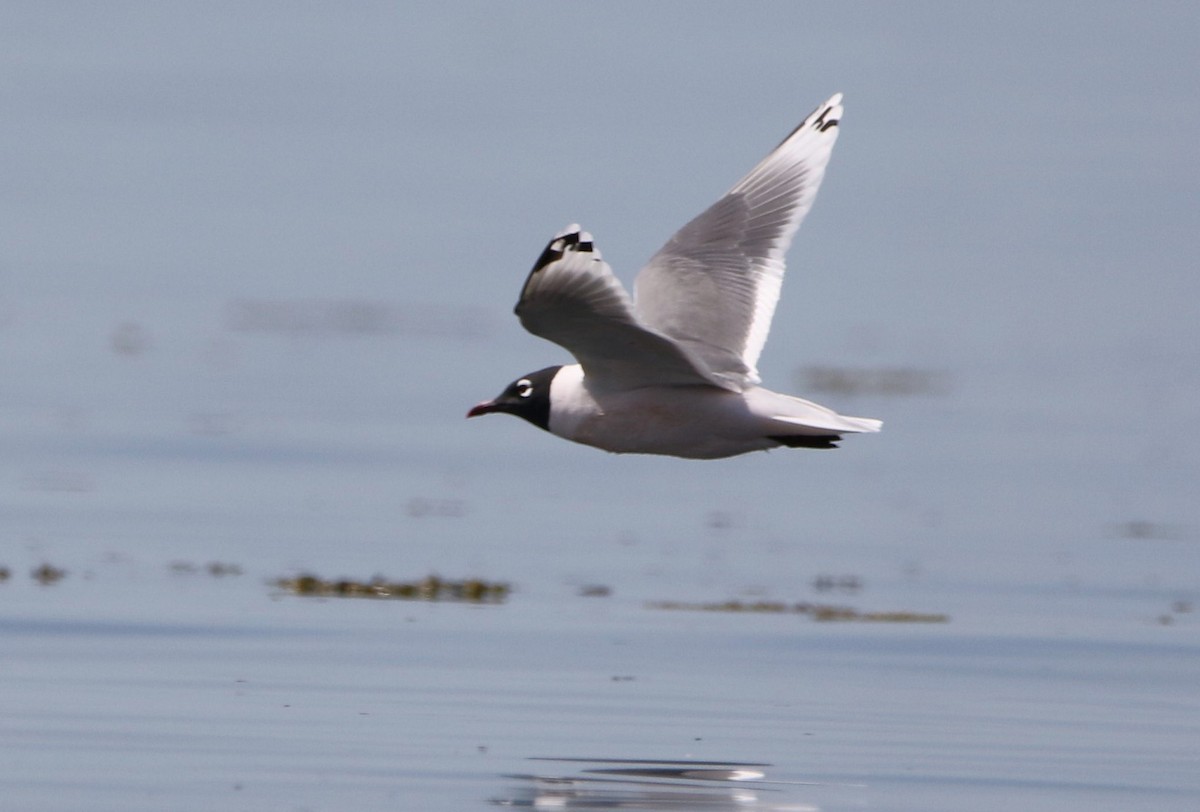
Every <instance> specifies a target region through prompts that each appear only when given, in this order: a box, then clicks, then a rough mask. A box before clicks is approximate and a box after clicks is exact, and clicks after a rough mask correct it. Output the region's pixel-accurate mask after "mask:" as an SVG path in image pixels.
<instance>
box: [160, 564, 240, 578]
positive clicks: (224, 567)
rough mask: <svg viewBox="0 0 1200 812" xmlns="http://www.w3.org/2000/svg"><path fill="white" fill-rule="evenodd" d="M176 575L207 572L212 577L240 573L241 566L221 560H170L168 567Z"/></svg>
mask: <svg viewBox="0 0 1200 812" xmlns="http://www.w3.org/2000/svg"><path fill="white" fill-rule="evenodd" d="M168 568H169V569H170V570H171V572H173V573H175V574H176V575H197V574H199V573H202V572H203V573H207V574H208V575H211V576H212V577H214V578H223V577H225V576H226V575H241V574H242V568H241V567H240V566H238V565H237V564H226V563H225V562H223V561H209V562H208V563H207V564H203V565H201V564H194V563H192V562H191V561H172V562H171V563H170V565H169V567H168Z"/></svg>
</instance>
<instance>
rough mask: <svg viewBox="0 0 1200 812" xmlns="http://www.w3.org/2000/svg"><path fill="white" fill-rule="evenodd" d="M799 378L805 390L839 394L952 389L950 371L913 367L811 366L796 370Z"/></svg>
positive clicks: (936, 392) (901, 393)
mask: <svg viewBox="0 0 1200 812" xmlns="http://www.w3.org/2000/svg"><path fill="white" fill-rule="evenodd" d="M795 378H796V383H797V385H798V386H799V388H800V389H802V390H803V391H806V392H834V393H837V394H839V395H887V396H891V397H911V396H914V395H947V394H949V393H950V388H951V384H950V376H949V375H948V374H947V373H945V372H941V371H937V370H931V369H914V368H911V367H877V368H851V367H827V366H808V367H802V368H800V369H798V370H796V374H795Z"/></svg>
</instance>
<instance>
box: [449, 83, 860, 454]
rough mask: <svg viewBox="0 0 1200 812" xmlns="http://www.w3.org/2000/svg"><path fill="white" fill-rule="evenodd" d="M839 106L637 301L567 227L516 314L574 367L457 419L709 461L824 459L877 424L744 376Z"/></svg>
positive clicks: (674, 247) (677, 244) (700, 233)
mask: <svg viewBox="0 0 1200 812" xmlns="http://www.w3.org/2000/svg"><path fill="white" fill-rule="evenodd" d="M841 113H842V107H841V95H840V94H838V95H836V96H834V97H833V98H831V99H830V100H829V101H828V102H826V103H825V104H823V105H821V106H820V107H818V108H817V109H816V110H815V111H814V112H813V113H812V115H810V116H809V117H808V118H807V119H805V120H804V122H803V123H802V124H801V125H800V126H799V127H797V128H796V129H795V130H794V131H793V132H792V134H791V135H789V136H788V137H787V138H786V139H785V140H784V141H783V143H781V144H780V145H779V146H778V147H776V149H775V150H774V151H773V152H772V153H771V154H770V155H768V156H767V157H766V158H765V159H764V160H763V161H762V162H761V163H760V164H759V165H758V166H757V167H755V168H754V169H753V170H752V171H751V172H750V174H749V175H747V176H746V177H745V178H744V179H743V180H742V181H741V182H739V183H738V184H737V185H736V186H734V187H733V189H731V190H730V191H729V192H728V193H727V194H726V195H725V196H724V197H722V198H721V199H720V200H718V201H717V202H716V203H714V204H713V205H712V206H711V207H709V208H708V210H706V211H705V212H704V213H703V214H701V215H700V216H698V217H697V218H695V219H694V220H692V222H690V223H688V224H687V225H686V226H684V227H683V228H682V229H680V230H679V232H677V233H676V234H675V236H673V237H672V238H671V239H670V240H669V241H668V242H667V244H666V245H665V246H663V248H662V249H660V250H659V252H658V253H657V254H655V255H654V256H653V257H652V258H651V259H650V262H649V263H648V264H647V265H646V267H645V268H643V269H642V271H641V272H640V273H639V274H638V277H637V281H636V284H635V290H636V293H637V299H636V302H635V301H634V300H632V299H631V298H630V296H629V294H628V293H626V291H625V289H624V288H623V287H622V286H621V283H620V282H618V281H617V279H616V277H615V276H613V274H612V270H611V269H610V268H609V267H608V265H607V264H606V263H605V262H604V261H603V259H601V257H600V252H599V251H597V250H596V249H595V246H594V245H593V242H592V237H591V235H590V234H587V233H586V232H584V231H581V230H580V228H579V226H577V225H571V226H568V227H567V228H566V229H564V230H563V231H562V232H560V233H559V234H557V235H555V237H554V238H553V239H552V240H551V241H550V243H549V244H548V245H547V246H546V249H545V250H544V251H543V252H542V255H541V256H540V257H539V258H538V261H537V262H536V263H535V264H534V267H533V270H532V271H530V273H529V277H528V279H527V280H526V282H525V286H524V288H523V289H522V291H521V298H520V300H519V301H518V302H517V307H516V313H517V316H518V317H519V318H520V320H521V323H522V324H523V325H524V326H525V328H526V329H527V330H529V331H530V332H531V333H533V334H535V335H538V336H541V337H543V338H546V339H549V340H550V341H553V342H555V343H557V344H559V345H561V346H563V347H564V348H566V349H567V350H569V351H570V352H571V354H572V355H574V356H575V358H576V359H577V361H578V362H579V363H577V364H571V365H566V366H559V367H549V368H546V369H543V370H540V371H538V372H535V373H531V374H529V375H527V376H525V377H523V378H521V379H519V380H517V381H515V382H514V383H512V384H511V385H509V387H508V388H507V389H505V391H504V392H503V393H501V395H500V396H499V397H498V398H496V399H495V400H492V401H487V402H484V403H481V404H479V405H478V406H476V407H475V408H473V409H472V410H471V411H470V412H469V413H468V416H469V417H473V416H476V415H480V414H486V413H489V412H508V413H510V414H514V415H517V416H518V417H522V418H524V419H526V420H528V421H529V422H531V423H533V424H534V425H536V426H538V427H539V428H542V429H545V430H547V431H550V432H551V433H553V434H556V435H558V436H560V437H564V438H566V439H568V440H573V441H575V442H578V443H583V444H585V445H591V446H595V447H597V448H602V449H604V450H606V451H612V452H615V453H642V454H667V455H671V456H676V457H689V458H695V459H712V458H718V457H730V456H734V455H736V454H743V453H745V452H748V451H758V450H763V449H768V448H775V447H779V446H788V447H793V448H799V447H807V448H831V447H833V444H834V442H836V441H837V440H839V439H841V435H842V434H847V433H858V432H873V431H878V430H879V427H880V422H879V421H878V420H872V419H869V418H859V417H845V416H843V415H839V414H837V413H836V412H834V411H832V410H830V409H827V408H825V407H823V406H818V405H817V404H815V403H811V402H809V401H806V400H801V399H800V398H796V397H791V396H789V395H783V394H780V393H778V392H773V391H771V390H769V389H765V388H763V387H761V386H759V377H758V371H757V369H756V364H757V362H758V357H759V354H760V353H761V352H762V348H763V345H764V344H765V342H766V339H767V332H768V330H769V329H770V324H771V317H772V315H773V314H774V311H775V305H776V303H777V302H778V300H779V291H780V286H781V285H782V282H783V270H784V263H783V257H784V254H785V253H786V252H787V249H788V247H789V246H790V244H791V240H792V236H793V235H794V234H795V232H796V229H797V228H799V225H800V222H801V220H803V219H804V215H805V214H807V213H808V210H809V209H810V208H811V206H812V202H813V200H814V198H815V197H816V193H817V189H818V188H819V187H820V184H821V179H822V178H823V177H824V174H825V166H826V164H827V163H828V161H829V155H830V152H831V151H832V149H833V143H834V141H835V140H836V139H837V125H838V121H839V120H840V118H841Z"/></svg>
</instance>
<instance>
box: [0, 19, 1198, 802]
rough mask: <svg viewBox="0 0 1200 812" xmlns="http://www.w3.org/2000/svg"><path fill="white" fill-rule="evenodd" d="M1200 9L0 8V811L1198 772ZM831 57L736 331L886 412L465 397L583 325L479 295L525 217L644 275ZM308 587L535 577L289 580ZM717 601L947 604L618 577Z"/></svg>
mask: <svg viewBox="0 0 1200 812" xmlns="http://www.w3.org/2000/svg"><path fill="white" fill-rule="evenodd" d="M1198 38H1200V15H1198V14H1197V12H1195V11H1194V10H1192V9H1190V7H1187V8H1185V7H1180V9H1179V10H1168V9H1165V8H1154V9H1149V10H1147V9H1145V8H1143V7H1140V6H1125V5H1122V4H1101V5H1099V6H1096V5H1092V6H1089V8H1088V10H1087V12H1086V13H1083V14H1081V13H1079V12H1078V10H1077V9H1073V8H1071V7H1069V6H1065V5H1052V6H1048V7H1040V8H1039V9H1038V11H1037V13H1036V14H1035V13H1033V12H1031V11H1030V10H1029V9H1021V8H1013V9H992V10H990V11H988V12H983V11H975V10H968V9H964V8H960V7H959V6H958V5H949V4H947V5H939V4H921V5H916V6H907V7H904V8H901V7H896V8H895V9H891V8H890V7H874V8H873V9H872V11H871V13H870V14H866V13H864V12H863V11H862V10H856V9H853V8H849V7H847V8H841V7H837V8H832V9H816V8H808V7H805V6H799V5H793V4H780V5H775V4H762V5H756V6H754V7H750V8H742V7H736V8H735V7H733V6H729V7H724V6H712V7H708V6H706V7H703V8H700V7H697V6H694V5H673V4H656V5H654V6H651V7H643V6H642V5H632V4H631V5H619V4H618V5H616V6H605V7H604V8H592V7H579V8H571V9H564V8H561V7H559V6H549V5H545V6H541V5H530V6H521V7H501V6H494V5H488V4H482V5H463V6H455V5H451V6H438V7H437V8H436V9H432V8H431V9H430V10H426V11H407V10H404V9H403V8H402V7H399V6H394V5H390V4H379V5H373V4H362V5H355V6H353V7H351V8H349V9H345V10H339V11H338V12H336V13H335V12H333V11H331V10H323V9H321V8H316V7H314V8H308V9H295V8H293V7H291V6H287V5H281V6H275V5H271V4H255V5H254V6H252V7H243V6H241V5H229V6H222V7H215V6H212V5H211V4H205V5H196V6H177V5H172V6H169V7H168V6H162V5H158V4H147V5H138V4H106V5H105V6H104V7H96V8H95V9H90V10H85V9H81V8H76V7H72V8H71V11H70V13H67V11H66V7H61V8H60V7H54V6H47V5H44V4H36V5H28V6H15V5H10V6H8V7H5V8H4V9H3V10H0V44H2V45H3V52H4V53H5V54H7V62H6V63H5V64H6V67H5V68H4V70H3V76H4V79H3V81H2V82H0V98H2V99H3V102H4V104H5V109H6V110H7V112H6V115H5V123H4V125H3V126H0V148H2V149H3V151H4V154H5V155H6V156H8V157H7V159H6V160H5V161H4V162H3V164H4V165H3V168H2V169H0V222H3V223H5V226H4V228H3V229H2V231H3V238H2V242H0V566H2V567H5V568H7V570H8V571H9V573H10V575H9V577H8V579H7V580H5V581H3V582H0V789H2V790H3V791H2V793H0V808H4V809H8V808H12V809H19V810H75V809H89V810H103V809H114V810H116V809H120V810H136V809H156V810H157V809H242V808H245V809H281V810H300V809H311V810H318V809H347V808H355V809H385V808H386V809H397V808H398V809H416V808H425V809H447V810H449V809H455V810H460V809H471V808H484V807H490V806H491V805H493V804H495V803H500V804H507V805H516V806H521V805H524V806H530V805H535V806H540V807H543V808H545V807H549V806H556V807H571V806H573V807H575V808H589V807H590V808H611V807H612V805H614V804H622V805H624V808H656V809H660V808H673V809H697V808H704V809H708V808H716V809H733V808H737V809H745V808H751V809H755V808H756V809H763V810H767V809H790V810H800V809H810V808H814V807H815V808H819V809H825V810H843V809H844V810H850V809H855V810H857V809H879V810H910V809H911V810H962V809H970V810H984V811H986V810H1000V809H1012V808H1020V809H1027V810H1039V809H1046V810H1064V809H1068V810H1075V809H1079V810H1084V809H1086V810H1089V811H1090V810H1103V809H1114V810H1115V809H1122V810H1128V809H1154V810H1176V809H1178V810H1193V809H1196V808H1198V806H1200V778H1198V776H1200V750H1198V748H1197V746H1196V743H1197V742H1200V690H1198V689H1197V686H1200V650H1198V649H1200V621H1198V618H1200V614H1198V610H1197V607H1198V606H1200V513H1198V511H1197V504H1198V503H1197V500H1196V497H1195V493H1196V483H1197V482H1198V481H1200V444H1198V441H1197V439H1196V437H1195V434H1194V432H1192V430H1191V426H1192V424H1193V423H1194V422H1195V417H1196V408H1195V403H1196V400H1197V397H1200V377H1198V374H1197V370H1200V355H1198V352H1197V347H1200V329H1198V324H1200V321H1198V320H1197V319H1196V318H1195V302H1196V301H1197V300H1198V299H1200V289H1198V288H1197V280H1198V279H1200V277H1198V276H1197V274H1196V273H1195V267H1194V266H1195V262H1194V245H1193V243H1194V235H1195V234H1196V233H1197V232H1198V231H1200V221H1198V220H1197V212H1198V211H1200V210H1198V209H1197V208H1196V206H1195V199H1196V189H1197V188H1200V175H1198V174H1197V172H1198V171H1200V168H1198V165H1197V164H1196V162H1195V161H1194V160H1192V158H1193V155H1194V144H1195V143H1196V141H1197V138H1198V137H1200V119H1198V118H1197V110H1200V104H1197V103H1196V102H1197V101H1198V99H1197V91H1196V86H1195V82H1194V76H1195V75H1196V74H1197V70H1198V69H1200V64H1198V62H1197V55H1196V54H1197V52H1196V50H1195V48H1194V43H1195V42H1196V41H1197V39H1198ZM733 53H736V54H738V55H739V58H738V59H736V60H735V59H731V58H730V56H729V55H730V54H733ZM835 90H842V91H845V92H846V94H847V102H846V103H847V114H846V118H845V120H844V132H843V135H842V139H841V140H840V141H839V144H838V147H837V152H836V153H835V155H834V158H833V162H832V164H831V168H830V171H829V175H828V176H827V180H826V184H825V187H824V188H823V189H822V193H821V197H820V199H819V200H818V203H817V206H816V208H815V210H814V212H813V214H812V216H811V218H810V219H809V221H808V222H807V223H806V225H805V227H804V229H803V230H802V232H801V235H800V238H799V240H798V242H797V244H796V247H795V248H794V249H793V252H792V254H791V257H790V271H789V277H788V280H787V283H786V284H785V288H784V298H783V300H782V302H781V304H780V308H779V311H778V315H777V317H776V323H775V325H774V329H773V332H772V337H771V341H770V342H769V343H768V345H767V349H766V352H765V354H764V356H763V361H762V364H761V366H762V372H763V375H764V378H765V379H766V381H767V383H769V384H770V385H772V386H774V387H775V388H779V389H784V390H792V391H799V392H802V393H803V394H807V395H809V396H812V397H813V398H814V399H816V400H818V401H822V402H827V403H829V404H830V405H832V406H835V407H837V408H838V409H839V410H841V411H844V412H846V413H850V414H862V415H866V416H873V417H879V418H882V419H883V420H884V421H885V428H884V431H883V433H882V434H880V435H878V436H872V437H860V438H851V439H849V440H847V442H846V443H844V446H843V448H841V449H840V450H838V451H836V452H830V453H816V452H812V453H802V452H791V453H784V452H776V453H771V454H758V455H753V456H747V457H743V458H739V459H734V460H728V461H721V462H715V463H695V462H685V461H679V460H669V459H653V458H631V457H613V456H608V455H605V454H602V453H600V452H596V451H594V450H592V449H587V448H582V447H575V446H571V445H569V444H566V443H563V442H562V441H559V440H557V439H555V438H552V437H550V436H548V435H545V434H542V433H540V432H537V431H535V430H533V429H532V428H531V427H529V426H527V425H525V424H523V423H520V422H518V421H515V420H505V419H502V418H489V419H485V420H478V421H471V422H467V421H466V420H464V419H463V416H464V414H465V412H466V410H467V408H469V407H470V406H471V405H472V404H474V403H475V402H477V401H478V400H480V399H482V398H484V397H488V396H491V395H493V394H495V392H496V391H498V389H499V388H500V387H501V386H503V385H504V384H505V383H506V382H507V381H509V380H511V379H512V378H513V377H515V376H517V375H519V374H521V373H523V372H526V371H528V370H530V369H536V368H539V367H541V366H544V365H546V364H549V363H553V362H555V361H560V360H563V356H562V354H561V352H560V351H559V350H557V348H554V347H552V346H550V345H548V344H545V343H544V342H540V341H537V340H536V339H533V338H532V337H530V336H527V335H525V334H524V333H523V332H521V331H520V329H519V326H518V325H517V323H516V321H515V319H513V318H512V316H511V314H510V308H511V304H512V301H513V300H514V299H515V296H516V292H517V289H518V287H519V285H520V282H521V279H522V276H523V274H524V273H525V271H526V270H527V268H528V266H529V264H530V262H531V261H532V260H533V258H534V257H535V255H536V253H537V251H538V250H539V249H540V247H541V245H542V244H543V243H544V240H545V239H546V238H547V237H548V236H549V235H550V234H552V233H554V231H555V230H556V229H558V228H559V227H561V226H562V225H563V224H564V223H567V222H570V221H579V222H582V223H584V224H585V225H586V226H587V227H588V228H589V229H590V230H591V231H593V232H594V233H595V234H596V235H597V240H598V243H599V245H600V246H601V247H602V250H603V251H604V253H605V256H606V258H607V259H609V260H610V261H611V262H612V263H613V265H614V267H615V268H616V269H617V272H618V275H620V276H622V277H623V278H624V279H626V280H627V281H628V280H629V279H631V277H632V274H633V272H634V270H635V268H636V267H637V265H638V263H639V262H641V261H642V260H644V259H645V257H647V256H649V254H650V253H651V252H652V251H653V250H654V249H655V248H657V246H658V244H660V243H661V241H662V240H663V239H665V238H666V237H667V236H668V235H669V233H670V232H671V231H672V230H673V229H674V228H675V227H676V226H678V225H680V224H682V223H683V222H685V221H686V220H687V219H688V218H689V217H691V216H692V215H693V214H695V213H696V212H697V211H699V210H700V209H701V208H703V206H705V205H706V204H707V203H708V202H710V201H711V200H712V199H714V198H715V197H716V196H717V195H718V194H719V193H720V192H721V191H722V190H723V189H724V188H726V187H727V186H728V185H729V184H730V183H732V182H733V181H734V180H735V179H736V178H737V177H738V176H739V174H740V173H741V172H743V171H745V170H746V169H747V168H748V167H749V166H750V165H752V164H753V162H754V161H756V160H757V159H758V158H759V157H761V154H762V152H763V151H765V150H766V149H769V148H770V146H771V145H773V144H774V143H776V141H777V140H778V139H779V138H780V137H782V136H783V135H784V134H785V133H786V132H787V131H788V129H789V128H790V127H791V126H793V125H794V124H795V122H796V121H797V120H798V119H799V117H801V116H803V115H804V114H805V113H806V112H807V111H808V110H809V109H810V108H811V107H812V106H813V105H814V104H815V103H816V102H818V101H819V100H820V99H823V98H826V97H827V96H828V95H829V94H830V93H832V92H833V91H835ZM813 365H822V366H830V367H833V368H836V369H841V370H850V371H851V373H855V374H858V375H859V377H858V378H857V379H856V380H860V381H861V380H865V381H868V382H871V381H874V382H876V384H878V382H880V381H887V380H895V379H897V376H899V378H900V379H903V380H915V381H918V382H919V381H927V382H933V383H935V384H936V385H934V386H932V387H931V388H930V389H929V391H917V392H909V393H905V394H896V393H889V392H887V391H882V390H881V389H880V387H879V386H878V385H875V386H874V388H872V387H870V386H868V387H867V388H866V390H865V391H860V392H858V393H851V392H845V391H841V392H839V391H812V390H810V389H808V388H806V387H805V381H806V380H808V379H807V378H806V376H805V374H804V370H805V369H806V368H807V367H810V366H813ZM905 376H908V377H905ZM210 562H219V563H223V564H228V565H236V567H237V568H238V570H239V571H240V574H236V575H225V576H223V577H214V576H211V575H209V574H207V573H206V572H205V567H206V565H208V564H209V563H210ZM42 564H50V565H53V566H55V567H58V568H61V569H63V570H65V571H66V575H65V576H64V577H63V578H62V579H61V580H60V581H58V582H57V583H54V584H51V585H44V586H43V585H41V584H39V583H37V582H36V581H35V580H34V579H33V578H32V577H31V575H30V573H31V572H32V571H33V570H34V569H35V568H37V567H39V566H41V565H42ZM304 571H309V572H314V573H317V574H319V575H322V576H324V577H329V578H337V577H353V578H360V579H368V578H371V577H373V576H375V575H384V576H387V577H389V578H393V579H419V578H422V577H424V576H425V575H427V574H429V573H439V574H441V575H443V576H445V577H448V578H466V577H482V578H487V579H491V580H497V581H506V582H509V583H511V584H512V585H513V588H514V591H513V593H512V595H511V597H510V598H509V600H508V601H507V602H505V603H504V604H503V605H498V606H482V607H481V606H466V605H461V604H436V605H432V604H424V603H413V602H399V601H367V600H334V599H328V600H320V599H304V598H298V597H295V596H287V595H282V594H279V592H278V590H276V589H274V588H272V587H271V586H270V585H269V583H268V582H269V581H271V580H273V579H276V578H279V577H281V576H290V575H294V574H296V573H299V572H304ZM819 584H831V585H832V588H831V589H826V590H821V589H819V588H818V585H819ZM839 585H841V586H839ZM599 587H604V588H606V589H607V590H608V592H609V593H610V594H609V595H608V596H607V597H588V596H585V595H584V594H583V593H584V592H586V591H588V590H589V589H591V590H592V591H596V588H599ZM601 591H603V590H601ZM727 600H739V601H743V602H753V601H760V600H763V601H784V602H788V603H793V602H800V601H807V602H818V603H828V604H835V605H844V606H847V607H850V608H853V609H855V610H858V611H861V612H915V613H925V614H944V615H946V616H948V621H947V622H944V623H906V624H894V623H859V622H843V623H818V622H815V621H813V620H812V619H810V618H809V617H807V616H805V615H795V614H786V615H775V614H762V613H720V612H686V611H677V612H672V611H665V610H661V609H653V608H649V606H648V604H650V603H653V602H661V601H677V602H686V603H705V602H722V601H727ZM534 758H539V759H578V760H530V759H534ZM635 760H646V761H647V762H653V763H654V765H655V767H656V768H657V769H659V770H660V772H658V773H654V774H652V775H647V774H638V773H635V772H631V771H635V770H638V769H650V767H646V766H644V765H643V766H639V765H638V764H630V763H624V762H627V761H635ZM692 762H718V763H719V764H730V765H731V768H733V765H736V764H739V763H753V764H765V765H769V766H764V767H755V768H753V769H754V770H757V771H759V772H762V773H763V776H762V777H761V778H752V779H747V780H742V781H736V782H735V781H727V780H716V778H714V777H712V776H709V777H707V779H706V778H705V777H703V776H701V777H699V778H697V777H696V776H695V775H694V774H692V773H691V772H690V768H691V767H695V766H696V765H694V764H691V763H692ZM613 765H616V766H613ZM718 766H719V765H718ZM605 769H608V770H612V769H617V770H620V771H621V772H617V773H612V772H608V773H605V772H596V770H605ZM747 769H750V768H747ZM662 770H666V771H668V772H661V771H662ZM670 770H676V771H678V770H684V774H676V773H670V772H669V771H670ZM553 779H559V780H553ZM600 779H605V780H600Z"/></svg>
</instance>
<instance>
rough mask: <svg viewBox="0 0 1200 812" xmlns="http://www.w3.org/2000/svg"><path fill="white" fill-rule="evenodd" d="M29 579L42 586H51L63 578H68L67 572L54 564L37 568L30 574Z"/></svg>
mask: <svg viewBox="0 0 1200 812" xmlns="http://www.w3.org/2000/svg"><path fill="white" fill-rule="evenodd" d="M29 577H31V578H33V580H35V581H37V582H38V583H39V584H41V585H42V586H49V585H50V584H53V583H57V582H58V581H61V580H62V579H63V578H65V577H67V571H66V570H64V569H62V568H60V567H56V566H54V565H53V564H42V565H41V566H40V567H36V568H35V569H34V570H33V572H31V573H29Z"/></svg>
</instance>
